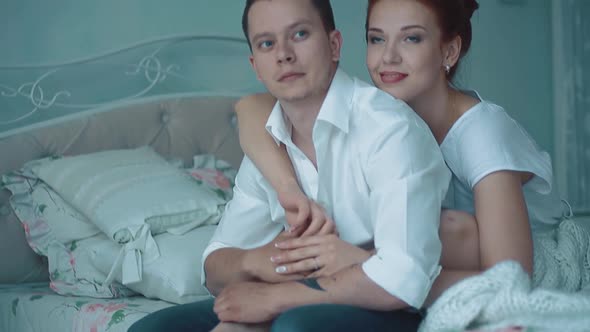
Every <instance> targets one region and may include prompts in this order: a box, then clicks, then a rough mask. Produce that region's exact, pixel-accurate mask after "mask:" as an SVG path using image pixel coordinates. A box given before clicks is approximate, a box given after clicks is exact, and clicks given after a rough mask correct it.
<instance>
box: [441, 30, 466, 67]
mask: <svg viewBox="0 0 590 332" xmlns="http://www.w3.org/2000/svg"><path fill="white" fill-rule="evenodd" d="M442 51H443V66H446V65H448V66H450V67H453V66H455V65H456V64H457V61H459V57H460V55H461V37H459V36H455V38H453V39H451V41H449V42H447V43H445V44H444V45H443V49H442Z"/></svg>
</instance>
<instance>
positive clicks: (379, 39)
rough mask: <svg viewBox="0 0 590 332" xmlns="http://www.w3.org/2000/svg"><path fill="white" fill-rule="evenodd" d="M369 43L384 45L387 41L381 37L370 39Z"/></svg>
mask: <svg viewBox="0 0 590 332" xmlns="http://www.w3.org/2000/svg"><path fill="white" fill-rule="evenodd" d="M369 42H370V43H371V44H383V43H384V42H385V39H383V38H381V37H375V36H373V37H369Z"/></svg>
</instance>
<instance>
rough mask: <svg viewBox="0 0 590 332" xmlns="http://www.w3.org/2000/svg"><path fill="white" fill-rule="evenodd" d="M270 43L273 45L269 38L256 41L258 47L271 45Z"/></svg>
mask: <svg viewBox="0 0 590 332" xmlns="http://www.w3.org/2000/svg"><path fill="white" fill-rule="evenodd" d="M272 45H273V42H271V41H270V40H265V41H262V42H260V43H258V48H270V47H272Z"/></svg>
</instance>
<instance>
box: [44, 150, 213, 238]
mask: <svg viewBox="0 0 590 332" xmlns="http://www.w3.org/2000/svg"><path fill="white" fill-rule="evenodd" d="M33 172H35V173H36V174H37V176H38V177H39V178H40V179H41V180H43V181H44V182H46V183H47V184H49V185H50V186H51V187H52V188H53V189H54V190H55V191H56V192H57V193H59V194H60V195H61V196H62V198H64V199H65V200H66V201H67V202H68V203H69V204H70V205H71V206H73V207H74V208H75V209H77V210H78V211H80V212H81V213H82V214H84V215H85V216H86V217H87V218H88V219H90V220H91V221H92V223H94V224H95V225H96V226H97V227H98V228H100V229H101V230H102V231H103V232H104V233H105V234H106V235H107V236H109V237H110V238H111V239H113V240H115V241H116V242H117V243H127V242H130V241H132V240H135V237H136V235H137V234H138V233H139V229H140V227H142V226H143V225H145V224H148V225H149V229H150V232H151V234H152V235H155V234H159V233H162V232H165V231H167V230H169V229H171V230H173V231H174V230H176V232H177V233H179V232H185V231H187V230H189V229H191V228H194V227H197V226H200V225H203V224H214V223H217V222H218V221H219V218H220V215H221V211H222V207H223V205H224V204H225V201H224V200H222V199H221V198H219V197H218V196H217V195H216V194H215V193H213V192H212V191H211V190H209V189H208V188H206V187H204V186H199V185H198V184H197V183H195V181H194V180H192V179H191V178H190V176H189V175H188V174H186V172H183V171H182V170H180V169H178V168H176V167H174V166H172V165H171V164H170V163H168V162H167V161H166V160H165V159H164V158H162V157H161V156H160V155H158V154H157V153H156V152H155V151H154V150H153V149H152V148H150V147H147V146H146V147H141V148H138V149H129V150H109V151H103V152H97V153H92V154H86V155H79V156H74V157H64V158H61V159H55V160H51V161H48V162H45V163H42V164H40V165H39V166H38V167H37V168H35V169H33Z"/></svg>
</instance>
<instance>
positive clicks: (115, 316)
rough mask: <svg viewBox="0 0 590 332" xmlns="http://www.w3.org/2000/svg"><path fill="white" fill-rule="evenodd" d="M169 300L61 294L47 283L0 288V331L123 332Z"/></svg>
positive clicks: (165, 304)
mask: <svg viewBox="0 0 590 332" xmlns="http://www.w3.org/2000/svg"><path fill="white" fill-rule="evenodd" d="M172 305H173V304H172V303H168V302H164V301H160V300H151V299H147V298H145V297H143V296H133V297H127V298H118V299H97V298H90V297H74V296H71V297H70V296H62V295H58V294H56V293H55V292H54V291H52V290H51V289H50V288H49V284H48V283H31V284H18V285H11V286H8V285H3V286H1V287H0V331H6V332H56V331H72V332H103V331H105V332H106V331H108V332H124V331H127V329H128V328H129V327H130V326H131V325H132V324H133V323H134V322H135V321H137V320H139V319H140V318H142V317H144V316H145V315H147V314H148V313H151V312H154V311H157V310H160V309H163V308H166V307H169V306H172Z"/></svg>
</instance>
